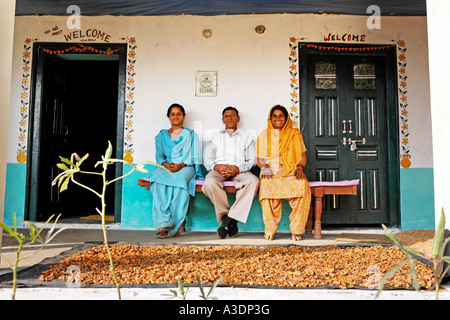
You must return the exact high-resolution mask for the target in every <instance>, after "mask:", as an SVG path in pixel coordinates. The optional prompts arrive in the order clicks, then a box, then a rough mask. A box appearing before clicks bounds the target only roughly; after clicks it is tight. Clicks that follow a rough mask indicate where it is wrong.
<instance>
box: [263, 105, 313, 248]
mask: <svg viewBox="0 0 450 320" xmlns="http://www.w3.org/2000/svg"><path fill="white" fill-rule="evenodd" d="M256 157H257V160H256V164H257V165H258V167H259V168H260V169H261V174H260V177H261V185H260V189H259V201H260V203H261V208H262V212H263V221H264V226H265V231H264V237H265V238H266V239H267V240H273V237H274V234H275V232H276V231H277V228H278V223H279V222H280V220H281V211H282V204H281V200H282V199H287V200H288V201H289V205H290V206H291V208H292V212H291V214H290V216H289V221H290V226H289V227H290V230H291V232H292V239H293V240H294V241H298V240H301V239H302V238H301V235H302V234H303V232H304V230H305V226H306V222H307V221H308V214H309V207H310V204H311V189H310V188H309V183H308V180H307V179H306V176H305V174H304V173H303V169H304V168H305V165H306V147H305V144H304V142H303V136H302V134H301V132H300V130H298V129H296V128H294V127H293V123H292V120H291V117H290V116H289V113H288V111H287V110H286V108H285V107H283V106H281V105H276V106H274V107H272V109H271V110H270V113H269V117H268V119H267V129H265V130H263V131H262V132H261V134H260V135H259V137H258V140H257V143H256Z"/></svg>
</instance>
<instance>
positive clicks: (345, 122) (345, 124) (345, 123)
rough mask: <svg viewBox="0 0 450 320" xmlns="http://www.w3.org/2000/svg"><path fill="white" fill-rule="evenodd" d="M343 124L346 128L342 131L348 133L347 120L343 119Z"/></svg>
mask: <svg viewBox="0 0 450 320" xmlns="http://www.w3.org/2000/svg"><path fill="white" fill-rule="evenodd" d="M342 124H343V125H344V130H342V133H347V121H345V120H342Z"/></svg>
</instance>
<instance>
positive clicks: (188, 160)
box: [150, 128, 204, 196]
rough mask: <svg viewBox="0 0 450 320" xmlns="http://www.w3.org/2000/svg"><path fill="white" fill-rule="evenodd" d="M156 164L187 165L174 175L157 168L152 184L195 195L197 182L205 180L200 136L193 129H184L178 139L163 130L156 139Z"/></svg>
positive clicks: (153, 174) (151, 180)
mask: <svg viewBox="0 0 450 320" xmlns="http://www.w3.org/2000/svg"><path fill="white" fill-rule="evenodd" d="M155 145H156V155H155V156H156V162H157V163H158V164H162V163H163V162H169V163H170V162H174V163H181V162H183V163H184V164H186V167H184V168H182V169H181V170H180V171H178V172H175V173H173V174H171V173H169V172H167V171H166V170H163V169H161V168H156V169H155V170H154V171H153V172H152V175H151V176H150V183H160V184H164V185H167V186H173V187H179V188H185V189H186V190H187V191H188V192H189V194H191V195H192V196H194V195H195V181H196V180H204V177H203V174H202V171H201V163H202V157H201V150H200V143H199V139H198V135H197V134H196V133H195V132H194V131H193V130H191V129H187V128H184V129H183V130H182V131H181V133H180V135H179V136H178V138H177V139H173V138H172V137H171V136H170V135H169V131H168V130H166V129H164V130H161V131H160V132H159V133H158V135H157V136H156V137H155Z"/></svg>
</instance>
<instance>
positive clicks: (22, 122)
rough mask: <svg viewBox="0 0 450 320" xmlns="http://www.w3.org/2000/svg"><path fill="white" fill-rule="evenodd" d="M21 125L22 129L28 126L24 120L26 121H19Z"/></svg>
mask: <svg viewBox="0 0 450 320" xmlns="http://www.w3.org/2000/svg"><path fill="white" fill-rule="evenodd" d="M19 125H20V126H21V127H25V126H26V125H27V122H26V120H24V119H22V120H20V121H19Z"/></svg>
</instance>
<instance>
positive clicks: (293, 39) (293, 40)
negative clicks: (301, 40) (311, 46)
mask: <svg viewBox="0 0 450 320" xmlns="http://www.w3.org/2000/svg"><path fill="white" fill-rule="evenodd" d="M289 41H291V42H292V43H295V42H296V41H297V38H296V37H290V38H289Z"/></svg>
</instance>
